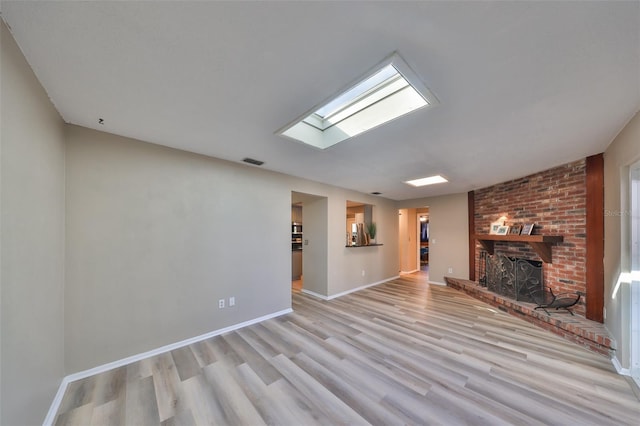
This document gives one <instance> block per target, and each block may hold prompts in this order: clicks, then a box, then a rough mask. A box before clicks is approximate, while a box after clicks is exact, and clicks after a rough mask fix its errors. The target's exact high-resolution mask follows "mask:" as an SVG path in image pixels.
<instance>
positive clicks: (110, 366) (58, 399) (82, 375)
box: [43, 308, 293, 426]
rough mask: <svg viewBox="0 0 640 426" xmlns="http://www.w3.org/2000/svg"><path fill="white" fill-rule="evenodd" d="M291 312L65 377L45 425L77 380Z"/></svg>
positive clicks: (273, 314) (190, 339)
mask: <svg viewBox="0 0 640 426" xmlns="http://www.w3.org/2000/svg"><path fill="white" fill-rule="evenodd" d="M291 312H293V309H291V308H289V309H284V310H282V311H278V312H274V313H272V314H269V315H264V316H262V317H259V318H254V319H252V320H249V321H245V322H241V323H238V324H234V325H231V326H229V327H225V328H221V329H218V330H214V331H210V332H209V333H205V334H202V335H200V336H196V337H191V338H189V339H186V340H182V341H180V342H176V343H171V344H169V345H165V346H162V347H159V348H156V349H152V350H150V351H147V352H143V353H140V354H136V355H132V356H130V357H127V358H123V359H120V360H117V361H113V362H110V363H107V364H103V365H99V366H97V367H94V368H91V369H89V370H84V371H79V372H77V373H73V374H70V375H68V376H66V377H64V378H63V379H62V382H61V383H60V387H59V388H58V392H57V393H56V396H55V397H54V399H53V402H52V403H51V407H49V412H48V413H47V417H45V419H44V422H43V425H45V426H50V425H53V423H54V421H55V416H56V413H57V412H58V409H59V408H60V403H61V402H62V397H63V396H64V393H65V392H66V390H67V385H68V384H69V383H71V382H75V381H76V380H80V379H84V378H87V377H89V376H93V375H95V374H100V373H104V372H105V371H109V370H113V369H114V368H118V367H122V366H124V365H127V364H131V363H133V362H136V361H140V360H143V359H146V358H151V357H152V356H156V355H159V354H162V353H165V352H169V351H172V350H174V349H178V348H181V347H184V346H188V345H191V344H193V343H197V342H200V341H202V340H206V339H209V338H211V337H215V336H219V335H220V334H224V333H228V332H230V331H234V330H238V329H240V328H243V327H247V326H249V325H253V324H257V323H259V322H262V321H266V320H268V319H271V318H276V317H279V316H281V315H286V314H290V313H291Z"/></svg>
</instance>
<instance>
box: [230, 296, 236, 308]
mask: <svg viewBox="0 0 640 426" xmlns="http://www.w3.org/2000/svg"><path fill="white" fill-rule="evenodd" d="M235 304H236V297H235V296H231V297H230V298H229V306H235Z"/></svg>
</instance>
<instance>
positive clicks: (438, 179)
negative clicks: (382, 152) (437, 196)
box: [405, 175, 449, 186]
mask: <svg viewBox="0 0 640 426" xmlns="http://www.w3.org/2000/svg"><path fill="white" fill-rule="evenodd" d="M444 182H449V181H448V180H446V179H445V178H443V177H442V176H440V175H435V176H429V177H425V178H420V179H414V180H408V181H406V182H405V183H408V184H409V185H412V186H427V185H433V184H436V183H444Z"/></svg>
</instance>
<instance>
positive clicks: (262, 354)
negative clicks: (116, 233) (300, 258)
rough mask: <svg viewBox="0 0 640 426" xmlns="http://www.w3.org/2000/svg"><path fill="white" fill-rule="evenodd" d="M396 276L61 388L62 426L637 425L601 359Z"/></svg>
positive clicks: (637, 413) (299, 301)
mask: <svg viewBox="0 0 640 426" xmlns="http://www.w3.org/2000/svg"><path fill="white" fill-rule="evenodd" d="M421 277H422V276H421V275H420V274H419V273H418V274H416V275H409V276H403V277H402V278H399V279H396V280H393V281H390V282H388V283H385V284H382V285H378V286H375V287H371V288H369V289H366V290H362V291H359V292H357V293H352V294H351V295H348V296H344V297H341V298H338V299H334V300H332V301H328V302H327V301H320V300H318V299H314V298H312V297H310V296H307V295H304V294H302V293H294V294H293V296H292V297H293V309H294V313H292V314H288V315H285V316H282V317H279V318H275V319H272V320H268V321H264V322H262V323H260V324H256V325H252V326H249V327H246V328H243V329H240V330H237V331H234V332H230V333H227V334H224V335H222V336H217V337H214V338H212V339H209V340H206V341H202V342H199V343H196V344H193V345H190V346H187V347H184V348H180V349H176V350H174V351H171V352H168V353H165V354H162V355H159V356H156V357H153V358H149V359H145V360H142V361H139V362H136V363H133V364H130V365H127V366H124V367H121V368H118V369H115V370H111V371H108V372H105V373H102V374H99V375H96V376H93V377H89V378H87V379H83V380H80V381H77V382H73V383H71V384H70V385H69V386H68V389H67V392H66V393H65V396H64V398H63V401H62V403H61V406H60V409H59V413H58V416H57V418H56V424H58V425H157V424H160V425H167V426H168V425H207V424H215V425H260V424H271V425H315V424H323V425H328V424H331V425H334V424H374V425H401V424H415V425H423V424H429V425H465V424H468V425H508V424H518V425H542V424H552V425H600V426H601V425H638V424H640V402H639V401H638V399H636V397H635V395H634V393H633V392H632V390H631V388H630V386H629V384H628V383H627V381H626V380H625V379H624V378H623V377H622V376H619V375H617V374H616V373H615V370H614V369H613V367H612V366H611V363H610V361H609V360H608V359H606V358H605V357H602V356H600V355H597V354H594V353H592V352H590V351H588V350H586V349H584V348H581V347H579V346H577V345H574V344H572V343H570V342H567V341H565V340H564V339H562V338H560V337H558V336H556V335H554V334H552V333H550V332H547V331H545V330H541V329H539V328H536V327H535V326H533V325H530V324H528V323H527V322H524V321H522V320H520V319H518V318H515V317H512V316H510V315H508V314H505V313H503V312H501V311H499V310H497V309H495V308H493V307H491V306H489V305H487V304H484V303H483V302H480V301H478V300H475V299H473V298H471V297H469V296H467V295H465V294H464V293H461V292H459V291H457V290H454V289H451V288H447V287H440V286H429V285H428V284H426V283H425V282H424V278H421Z"/></svg>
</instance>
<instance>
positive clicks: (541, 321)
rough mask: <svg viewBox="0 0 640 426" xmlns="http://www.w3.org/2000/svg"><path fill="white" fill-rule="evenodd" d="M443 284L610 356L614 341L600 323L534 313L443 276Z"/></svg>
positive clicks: (527, 306) (564, 314) (528, 305)
mask: <svg viewBox="0 0 640 426" xmlns="http://www.w3.org/2000/svg"><path fill="white" fill-rule="evenodd" d="M445 281H446V283H447V286H449V287H451V288H455V289H457V290H461V291H463V292H465V293H467V294H468V295H470V296H472V297H474V298H476V299H479V300H482V301H484V302H486V303H489V304H490V305H493V306H495V307H497V308H498V309H500V310H502V311H505V312H507V313H509V314H511V315H514V316H517V317H520V318H522V319H524V320H525V321H528V322H530V323H532V324H534V325H536V326H538V327H541V328H544V329H546V330H549V331H551V332H553V333H555V334H557V335H559V336H562V337H564V338H565V339H567V340H569V341H571V342H574V343H577V344H579V345H581V346H584V347H586V348H587V349H589V350H592V351H594V352H597V353H599V354H602V355H605V356H607V357H609V358H611V357H612V356H613V352H614V351H615V341H614V340H613V338H612V337H611V336H610V334H609V332H608V331H607V329H606V328H605V326H604V325H603V324H601V323H599V322H595V321H590V320H588V319H586V318H584V317H583V316H580V315H577V314H576V315H574V316H572V315H571V314H569V313H568V312H566V311H557V312H556V311H550V313H551V315H547V314H546V313H545V312H544V311H537V310H535V309H534V308H535V307H536V305H535V304H533V303H524V302H517V301H515V300H512V299H508V298H506V297H504V296H500V295H498V294H495V293H493V292H491V291H489V290H487V289H486V288H484V287H482V286H480V285H479V284H478V283H477V282H475V281H469V280H462V279H458V278H450V277H445Z"/></svg>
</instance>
